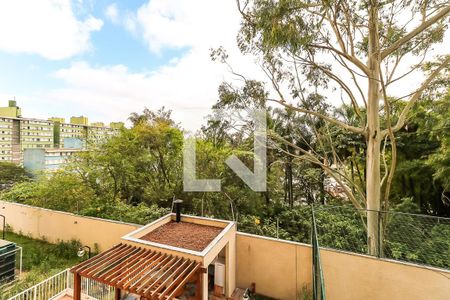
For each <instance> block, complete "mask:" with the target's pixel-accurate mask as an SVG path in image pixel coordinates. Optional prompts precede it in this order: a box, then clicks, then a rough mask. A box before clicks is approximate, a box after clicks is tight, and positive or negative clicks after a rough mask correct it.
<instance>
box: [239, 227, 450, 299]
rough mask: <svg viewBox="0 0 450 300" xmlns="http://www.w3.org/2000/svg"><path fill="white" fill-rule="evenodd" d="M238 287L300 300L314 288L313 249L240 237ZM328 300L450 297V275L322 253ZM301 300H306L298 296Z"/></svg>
mask: <svg viewBox="0 0 450 300" xmlns="http://www.w3.org/2000/svg"><path fill="white" fill-rule="evenodd" d="M236 245H237V247H236V248H237V249H236V250H237V253H236V259H237V274H236V281H237V283H236V284H237V286H239V287H249V286H250V284H251V283H255V284H256V291H257V292H258V293H261V294H263V295H266V296H271V297H275V298H278V299H296V298H297V297H296V295H299V294H300V293H301V290H302V287H303V286H304V285H307V286H309V287H311V274H312V270H311V247H310V246H309V245H306V244H300V243H293V242H288V241H282V240H276V239H272V238H266V237H260V236H255V235H250V234H245V233H238V235H237V239H236ZM320 255H321V259H322V266H323V272H324V274H323V275H324V278H325V288H326V295H327V299H331V300H333V299H346V300H353V299H354V300H360V299H398V300H400V299H415V300H420V299H424V300H425V299H427V300H428V299H449V298H448V297H449V295H450V271H444V270H441V269H435V268H427V267H422V266H418V265H414V264H409V263H402V262H397V261H391V260H384V259H377V258H374V257H370V256H366V255H359V254H353V253H348V252H342V251H336V250H330V249H321V251H320ZM298 299H302V298H298Z"/></svg>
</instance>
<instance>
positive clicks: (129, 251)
mask: <svg viewBox="0 0 450 300" xmlns="http://www.w3.org/2000/svg"><path fill="white" fill-rule="evenodd" d="M200 267H201V263H200V262H197V261H192V260H189V259H187V258H183V257H179V256H174V255H169V254H166V253H161V252H156V251H153V250H150V249H146V248H141V247H136V246H132V245H127V244H119V245H117V246H114V247H113V248H111V249H109V250H108V251H106V252H104V253H102V254H99V255H97V256H95V257H93V258H91V259H88V260H86V261H84V262H82V263H81V264H79V265H77V266H75V267H73V268H72V269H71V272H73V273H74V275H75V276H74V278H75V284H74V299H75V300H77V295H79V294H80V289H81V285H80V284H79V282H80V276H83V277H86V278H89V279H92V280H95V281H98V282H101V283H104V284H107V285H110V286H113V287H115V288H116V290H126V291H130V292H133V293H136V294H138V295H141V296H143V297H145V298H147V299H158V300H161V299H173V298H174V297H176V296H177V295H178V294H179V293H180V291H181V290H182V289H183V288H184V286H185V284H186V283H187V282H189V281H190V280H193V279H195V276H200V271H201V268H200ZM78 297H79V296H78ZM116 297H118V293H116ZM78 299H79V298H78Z"/></svg>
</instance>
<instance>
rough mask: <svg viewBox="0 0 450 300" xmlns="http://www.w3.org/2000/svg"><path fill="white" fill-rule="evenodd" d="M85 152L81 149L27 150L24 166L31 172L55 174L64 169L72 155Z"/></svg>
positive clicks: (24, 155) (24, 156)
mask: <svg viewBox="0 0 450 300" xmlns="http://www.w3.org/2000/svg"><path fill="white" fill-rule="evenodd" d="M80 151H83V150H81V149H45V148H35V149H25V150H24V152H23V153H24V154H23V166H24V167H25V168H26V169H27V170H29V171H31V172H37V171H45V172H54V171H57V170H59V169H60V168H61V167H63V166H64V165H65V164H66V163H67V161H68V160H69V159H70V157H71V156H72V155H74V154H75V153H78V152H80Z"/></svg>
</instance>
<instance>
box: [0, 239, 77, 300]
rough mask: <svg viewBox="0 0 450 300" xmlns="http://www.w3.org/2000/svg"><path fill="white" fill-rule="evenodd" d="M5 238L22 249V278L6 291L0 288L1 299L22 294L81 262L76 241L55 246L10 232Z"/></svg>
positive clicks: (59, 243)
mask: <svg viewBox="0 0 450 300" xmlns="http://www.w3.org/2000/svg"><path fill="white" fill-rule="evenodd" d="M6 237H7V239H8V240H9V241H11V242H14V243H16V244H17V245H18V246H20V247H22V249H23V271H24V273H23V274H24V276H23V278H22V279H21V280H19V281H18V282H15V283H14V285H13V286H10V287H8V289H7V290H2V288H0V295H2V296H1V297H6V298H8V296H12V295H15V294H17V293H19V292H22V291H23V290H25V289H27V288H28V287H31V286H33V285H35V284H37V283H39V282H41V281H43V280H45V279H47V278H48V277H50V276H52V275H54V274H56V273H58V272H61V271H63V270H64V269H66V268H69V267H71V266H73V265H74V264H76V263H79V262H80V261H81V260H80V258H79V257H78V256H77V251H78V248H79V247H80V246H81V244H80V242H78V241H74V240H72V241H67V242H62V241H61V242H58V243H57V244H50V243H48V242H46V241H43V240H37V239H33V238H29V237H26V236H23V235H19V234H15V233H12V232H8V233H7V236H6ZM1 299H5V298H1Z"/></svg>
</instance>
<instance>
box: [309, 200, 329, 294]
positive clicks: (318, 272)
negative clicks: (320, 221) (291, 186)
mask: <svg viewBox="0 0 450 300" xmlns="http://www.w3.org/2000/svg"><path fill="white" fill-rule="evenodd" d="M311 224H312V226H311V228H312V230H311V244H312V250H313V252H312V269H313V270H312V271H313V274H312V275H313V276H312V277H313V299H314V300H325V299H326V297H325V281H324V279H323V272H322V264H321V261H320V248H319V242H318V239H317V226H316V220H315V215H314V207H312V209H311Z"/></svg>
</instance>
